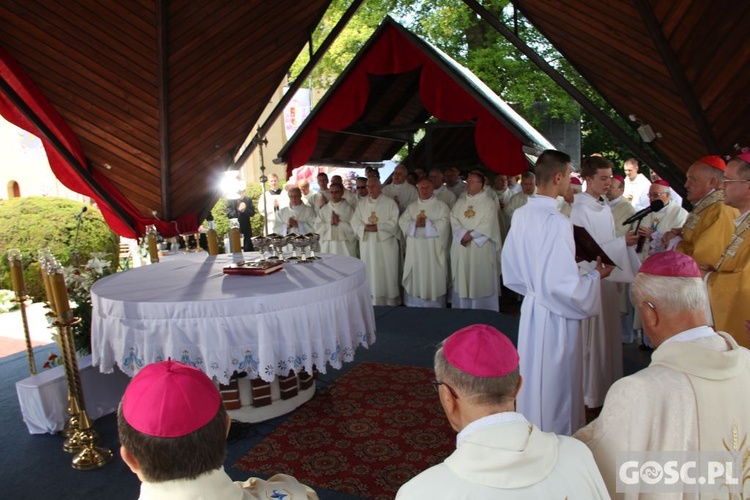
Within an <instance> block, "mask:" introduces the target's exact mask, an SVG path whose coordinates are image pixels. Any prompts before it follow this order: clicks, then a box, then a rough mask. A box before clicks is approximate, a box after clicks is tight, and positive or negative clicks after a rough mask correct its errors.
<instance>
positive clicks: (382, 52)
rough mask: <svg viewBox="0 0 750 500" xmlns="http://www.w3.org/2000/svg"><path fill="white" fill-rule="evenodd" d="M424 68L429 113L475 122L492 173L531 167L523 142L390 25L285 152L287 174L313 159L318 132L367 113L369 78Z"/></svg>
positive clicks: (478, 142)
mask: <svg viewBox="0 0 750 500" xmlns="http://www.w3.org/2000/svg"><path fill="white" fill-rule="evenodd" d="M416 69H421V72H420V81H419V96H420V99H421V101H422V103H423V105H424V106H425V108H426V109H427V111H428V112H429V113H431V114H432V115H433V116H434V117H436V118H438V119H439V120H443V121H446V122H451V123H462V122H466V121H469V120H475V121H476V126H475V132H474V140H475V145H476V148H477V152H478V154H479V157H480V158H481V160H482V162H483V163H484V164H485V165H486V166H487V168H489V169H490V170H492V171H494V172H498V173H504V174H508V175H514V174H518V173H521V172H523V171H525V170H526V169H527V162H526V157H525V156H524V154H523V151H522V149H521V146H522V142H521V140H520V139H518V138H517V137H516V136H515V135H514V134H513V133H512V132H511V131H510V130H508V128H507V127H505V125H503V124H502V123H501V122H500V121H499V120H498V119H497V118H496V117H495V116H493V114H492V113H491V112H490V111H489V110H488V109H487V108H486V107H485V106H484V105H483V104H482V103H480V102H479V101H478V100H477V99H476V98H474V97H473V96H472V95H470V94H469V92H467V91H466V90H465V89H464V88H462V87H461V85H460V84H459V83H457V82H456V79H455V78H454V77H453V76H452V75H451V74H449V73H448V72H446V71H445V70H444V69H443V68H441V67H440V66H438V64H436V63H435V62H434V61H433V60H432V59H431V58H430V57H429V56H428V55H427V54H425V52H424V51H422V50H421V49H420V48H419V47H417V46H416V45H414V43H412V41H410V40H409V39H408V38H406V37H405V36H404V35H403V34H401V33H400V32H399V31H398V30H397V29H396V28H395V27H393V26H386V27H385V29H384V30H383V31H382V33H381V34H380V36H379V38H378V39H377V40H376V41H375V42H374V43H373V44H372V45H370V47H369V48H367V49H366V52H365V53H363V54H361V56H360V58H359V60H358V61H357V63H356V65H355V66H354V67H353V68H350V69H348V70H347V74H346V76H345V77H344V80H343V81H341V82H340V83H338V84H337V85H336V87H335V89H333V90H332V92H333V93H332V95H331V96H330V98H328V99H327V100H326V101H325V102H324V103H322V104H321V105H320V107H319V109H318V110H317V111H315V112H314V114H313V116H312V118H311V119H310V121H308V122H307V123H306V124H305V125H304V129H301V130H299V131H298V134H299V135H295V136H294V137H293V138H292V140H293V141H294V143H293V144H292V145H291V147H290V148H289V150H288V154H287V173H288V175H289V174H291V171H292V170H294V169H295V168H297V167H299V166H302V165H304V164H305V163H307V161H308V160H309V159H310V157H311V155H312V154H313V151H314V150H315V145H316V142H317V139H318V133H319V130H321V129H324V130H329V131H338V130H343V129H345V128H347V127H349V126H351V125H352V124H354V122H356V121H357V120H358V119H359V118H360V117H361V116H362V114H363V112H364V110H365V105H366V104H367V100H368V93H369V81H368V78H367V75H368V74H371V75H389V74H399V73H406V72H409V71H414V70H416Z"/></svg>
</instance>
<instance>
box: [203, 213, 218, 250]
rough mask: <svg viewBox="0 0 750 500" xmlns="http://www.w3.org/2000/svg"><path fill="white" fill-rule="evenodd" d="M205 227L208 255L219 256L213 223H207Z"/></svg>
mask: <svg viewBox="0 0 750 500" xmlns="http://www.w3.org/2000/svg"><path fill="white" fill-rule="evenodd" d="M207 225H208V230H206V239H207V240H208V255H219V237H218V235H217V234H216V227H215V224H214V221H212V220H210V221H208V223H207Z"/></svg>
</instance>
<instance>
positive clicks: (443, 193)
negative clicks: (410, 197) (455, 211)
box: [432, 186, 458, 208]
mask: <svg viewBox="0 0 750 500" xmlns="http://www.w3.org/2000/svg"><path fill="white" fill-rule="evenodd" d="M432 194H433V196H435V197H436V198H437V199H438V200H440V201H442V202H443V203H445V204H446V205H448V208H453V205H455V204H456V200H457V199H458V198H457V197H456V195H455V194H453V191H451V190H450V189H448V188H446V187H445V186H442V187H439V188H438V189H435V190H434V191H433V192H432Z"/></svg>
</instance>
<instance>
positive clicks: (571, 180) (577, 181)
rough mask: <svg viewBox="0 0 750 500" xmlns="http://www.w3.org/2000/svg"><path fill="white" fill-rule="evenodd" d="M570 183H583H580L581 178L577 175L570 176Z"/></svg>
mask: <svg viewBox="0 0 750 500" xmlns="http://www.w3.org/2000/svg"><path fill="white" fill-rule="evenodd" d="M570 183H571V184H573V185H574V186H582V185H583V184H582V183H581V179H579V178H578V177H571V178H570Z"/></svg>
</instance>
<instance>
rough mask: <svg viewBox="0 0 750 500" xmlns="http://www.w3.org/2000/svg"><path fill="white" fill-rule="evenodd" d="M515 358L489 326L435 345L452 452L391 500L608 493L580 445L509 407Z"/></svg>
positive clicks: (510, 347)
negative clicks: (452, 439) (452, 437)
mask: <svg viewBox="0 0 750 500" xmlns="http://www.w3.org/2000/svg"><path fill="white" fill-rule="evenodd" d="M518 363H519V360H518V353H517V352H516V350H515V348H514V347H513V344H512V343H511V341H510V340H509V339H508V337H506V336H505V335H503V334H502V333H501V332H500V331H499V330H497V329H496V328H494V327H492V326H489V325H472V326H468V327H466V328H463V329H461V330H459V331H457V332H456V333H454V334H453V335H451V336H450V337H448V338H447V339H446V340H445V341H444V342H443V343H441V345H440V346H439V347H438V350H437V353H435V378H436V380H435V382H433V384H434V386H435V389H436V390H437V392H438V397H439V398H440V404H441V406H442V407H443V411H444V412H445V416H446V417H447V419H448V422H449V423H450V424H451V427H453V430H455V431H456V432H457V433H458V436H457V437H456V450H455V451H454V452H453V453H452V454H451V455H450V456H449V457H448V458H447V459H445V461H444V462H443V463H440V464H438V465H435V466H433V467H431V468H429V469H427V470H426V471H424V472H422V473H421V474H419V475H417V476H416V477H415V478H413V479H412V480H410V481H409V482H407V483H406V484H404V485H403V486H402V487H401V488H400V489H399V491H398V493H397V494H396V499H397V500H416V499H425V500H434V499H437V498H441V499H442V498H446V499H482V500H485V499H495V498H498V499H529V500H531V499H538V498H586V499H598V498H609V496H608V495H607V491H606V488H605V486H604V482H603V481H602V477H601V475H600V474H599V471H598V470H597V468H596V464H595V463H594V460H593V457H592V456H591V453H590V452H589V450H587V449H586V447H585V446H584V445H582V444H581V443H579V442H576V440H575V439H573V438H570V437H565V436H556V435H555V434H552V433H549V432H543V431H541V430H540V429H539V428H538V427H536V426H535V425H533V423H531V422H529V421H528V420H526V418H524V415H523V414H521V413H516V411H514V408H513V406H514V400H515V396H516V394H517V393H518V390H519V388H520V386H521V385H522V379H521V377H520V376H519V370H518Z"/></svg>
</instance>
